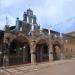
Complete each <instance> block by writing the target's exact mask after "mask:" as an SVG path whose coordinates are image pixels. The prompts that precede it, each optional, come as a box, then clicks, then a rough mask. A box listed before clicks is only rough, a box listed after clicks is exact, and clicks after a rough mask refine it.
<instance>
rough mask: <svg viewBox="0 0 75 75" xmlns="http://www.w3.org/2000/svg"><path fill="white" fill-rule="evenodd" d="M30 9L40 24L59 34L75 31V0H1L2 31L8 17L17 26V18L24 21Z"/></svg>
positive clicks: (0, 23) (0, 17) (0, 18)
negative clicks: (25, 12)
mask: <svg viewBox="0 0 75 75" xmlns="http://www.w3.org/2000/svg"><path fill="white" fill-rule="evenodd" d="M28 8H31V9H32V10H33V11H34V14H35V15H36V16H37V20H38V24H41V26H42V27H44V28H49V26H50V27H51V29H53V30H56V31H59V32H70V31H73V30H75V0H0V29H3V28H4V25H5V23H6V16H8V20H9V22H8V23H9V24H10V25H15V20H16V17H19V18H20V19H21V20H22V17H23V12H24V11H26V10H27V9H28Z"/></svg>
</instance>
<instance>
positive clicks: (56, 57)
mask: <svg viewBox="0 0 75 75" xmlns="http://www.w3.org/2000/svg"><path fill="white" fill-rule="evenodd" d="M60 57H61V46H60V44H58V43H55V44H54V45H53V60H60Z"/></svg>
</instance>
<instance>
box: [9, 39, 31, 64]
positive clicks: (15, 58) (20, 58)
mask: <svg viewBox="0 0 75 75" xmlns="http://www.w3.org/2000/svg"><path fill="white" fill-rule="evenodd" d="M30 62H31V55H30V45H29V41H28V40H27V39H26V38H20V40H19V39H14V40H13V41H12V42H11V44H10V50H9V65H18V64H25V63H30Z"/></svg>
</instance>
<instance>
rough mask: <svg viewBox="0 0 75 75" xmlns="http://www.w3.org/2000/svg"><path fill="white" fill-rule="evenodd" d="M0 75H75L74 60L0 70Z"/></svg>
mask: <svg viewBox="0 0 75 75" xmlns="http://www.w3.org/2000/svg"><path fill="white" fill-rule="evenodd" d="M0 75H75V59H71V60H60V61H55V62H46V63H41V64H36V65H30V64H29V65H21V66H18V67H10V68H7V69H0Z"/></svg>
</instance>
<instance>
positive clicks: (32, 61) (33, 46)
mask: <svg viewBox="0 0 75 75" xmlns="http://www.w3.org/2000/svg"><path fill="white" fill-rule="evenodd" d="M30 49H31V64H35V63H36V53H35V43H34V42H32V43H31V46H30Z"/></svg>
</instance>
